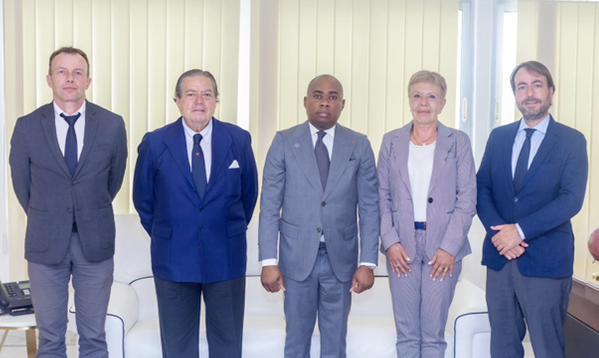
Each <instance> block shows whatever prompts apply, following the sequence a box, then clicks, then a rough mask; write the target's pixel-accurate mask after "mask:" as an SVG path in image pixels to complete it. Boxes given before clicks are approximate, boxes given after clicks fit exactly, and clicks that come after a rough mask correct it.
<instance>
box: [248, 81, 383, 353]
mask: <svg viewBox="0 0 599 358" xmlns="http://www.w3.org/2000/svg"><path fill="white" fill-rule="evenodd" d="M344 105H345V100H344V99H343V87H342V86H341V83H339V81H338V80H337V79H336V78H335V77H333V76H330V75H321V76H318V77H316V78H315V79H313V80H312V81H311V82H310V84H309V86H308V93H307V96H306V97H304V107H305V108H306V112H307V115H308V121H307V122H304V123H302V124H300V125H297V126H295V127H292V128H290V129H287V130H284V131H281V132H278V133H277V134H276V136H275V138H274V140H273V143H272V145H271V147H270V150H269V151H268V155H267V157H266V163H265V166H264V176H263V184H262V198H261V203H260V205H261V212H260V229H259V245H260V251H259V255H260V260H261V261H262V266H263V267H262V285H263V286H264V288H265V289H266V290H267V291H269V292H278V291H279V290H283V291H285V316H286V318H287V328H286V331H287V337H286V340H285V357H309V356H310V342H311V338H312V332H313V331H314V325H315V322H316V317H317V315H318V317H319V319H318V322H319V329H320V333H321V357H345V356H346V341H345V339H346V338H345V337H346V335H347V317H348V315H349V310H350V306H351V292H355V293H361V292H364V291H365V290H368V289H369V288H370V287H372V285H373V283H374V274H373V272H372V270H373V269H374V267H376V264H377V261H378V236H379V223H378V218H379V208H378V192H377V189H378V181H377V175H376V168H375V162H374V154H373V152H372V148H371V146H370V142H369V141H368V139H367V138H366V136H364V135H362V134H359V133H356V132H354V131H351V130H350V129H347V128H345V127H343V126H341V125H338V124H337V120H338V119H339V116H340V114H341V111H342V110H343V106H344ZM358 207H359V216H360V225H359V232H360V235H359V236H360V240H358V224H357V222H356V219H357V212H358V210H357V209H358ZM281 209H282V210H281ZM279 234H280V243H279V246H280V248H279V254H280V257H279V262H278V266H277V260H276V258H277V242H278V239H279ZM358 246H360V258H359V261H358ZM358 262H360V265H359V267H358Z"/></svg>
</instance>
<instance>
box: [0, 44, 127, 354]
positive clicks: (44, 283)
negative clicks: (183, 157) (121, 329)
mask: <svg viewBox="0 0 599 358" xmlns="http://www.w3.org/2000/svg"><path fill="white" fill-rule="evenodd" d="M46 80H47V82H48V86H50V88H52V94H53V102H52V103H49V104H46V105H44V106H42V107H40V108H38V109H36V110H35V111H33V112H32V113H30V114H28V115H26V116H23V117H21V118H19V119H18V120H17V124H16V126H15V129H14V133H13V136H12V140H11V151H10V166H11V169H12V182H13V186H14V190H15V194H16V196H17V198H18V200H19V203H20V204H21V206H22V207H23V209H24V210H25V213H27V232H26V235H25V259H27V261H28V269H29V279H30V281H31V293H32V299H33V306H34V308H35V318H36V322H37V327H38V329H39V350H38V354H37V357H38V358H39V357H66V346H65V333H66V328H67V301H68V284H69V280H70V278H71V276H72V278H73V288H74V289H75V305H76V307H77V329H78V331H79V334H80V337H79V356H80V357H108V351H107V347H106V339H105V338H106V333H105V331H104V324H105V320H106V311H107V308H108V298H109V296H110V288H111V285H112V280H113V275H112V274H113V267H114V263H113V255H114V237H115V225H114V214H113V210H112V200H113V199H114V197H115V196H116V194H117V192H118V191H119V189H120V188H121V183H122V182H123V176H124V173H125V166H126V161H127V134H126V131H125V123H124V122H123V118H122V117H121V116H118V115H116V114H114V113H111V112H109V111H107V110H105V109H103V108H101V107H99V106H96V105H94V104H93V103H90V102H87V101H86V100H85V90H87V88H88V87H89V85H90V83H91V78H89V62H88V60H87V56H86V54H85V53H84V52H83V51H81V50H79V49H77V48H73V47H63V48H60V49H58V50H57V51H55V52H54V53H53V54H52V55H51V56H50V68H49V71H48V76H47V77H46Z"/></svg>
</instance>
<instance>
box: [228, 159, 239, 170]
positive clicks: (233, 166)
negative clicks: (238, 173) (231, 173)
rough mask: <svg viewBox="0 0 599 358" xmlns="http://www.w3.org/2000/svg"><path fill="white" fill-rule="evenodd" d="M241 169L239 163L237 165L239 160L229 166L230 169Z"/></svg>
mask: <svg viewBox="0 0 599 358" xmlns="http://www.w3.org/2000/svg"><path fill="white" fill-rule="evenodd" d="M237 168H239V163H237V159H235V160H233V163H231V165H229V169H237Z"/></svg>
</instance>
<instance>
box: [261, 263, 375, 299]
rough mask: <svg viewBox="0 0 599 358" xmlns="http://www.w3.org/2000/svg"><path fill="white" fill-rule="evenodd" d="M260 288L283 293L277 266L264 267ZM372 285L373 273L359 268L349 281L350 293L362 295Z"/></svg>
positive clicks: (282, 282)
mask: <svg viewBox="0 0 599 358" xmlns="http://www.w3.org/2000/svg"><path fill="white" fill-rule="evenodd" d="M260 281H261V282H262V287H264V289H265V290H266V291H267V292H270V293H275V292H279V291H280V290H283V292H285V281H284V279H283V274H282V273H281V270H280V269H279V267H278V266H264V267H263V268H262V274H261V275H260ZM373 284H374V272H373V271H372V270H371V269H369V268H368V266H360V267H358V269H357V270H356V272H355V273H354V277H353V279H352V281H351V288H350V289H349V291H350V292H355V293H362V292H364V291H366V290H369V289H370V288H371V287H372V285H373Z"/></svg>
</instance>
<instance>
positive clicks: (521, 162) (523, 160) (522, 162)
mask: <svg viewBox="0 0 599 358" xmlns="http://www.w3.org/2000/svg"><path fill="white" fill-rule="evenodd" d="M525 131H526V140H525V141H524V145H523V146H522V150H520V156H518V162H517V163H516V171H515V172H514V189H515V190H516V193H517V192H519V191H520V189H522V184H523V182H524V177H525V176H526V172H527V171H528V159H529V158H530V138H531V137H532V133H533V132H534V131H535V130H534V129H532V128H526V129H525Z"/></svg>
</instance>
